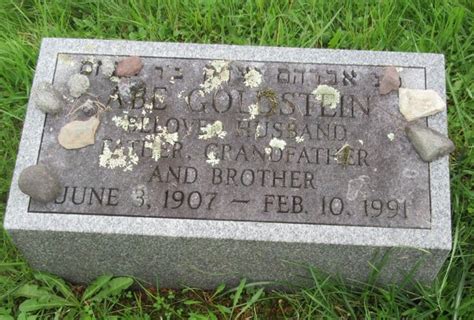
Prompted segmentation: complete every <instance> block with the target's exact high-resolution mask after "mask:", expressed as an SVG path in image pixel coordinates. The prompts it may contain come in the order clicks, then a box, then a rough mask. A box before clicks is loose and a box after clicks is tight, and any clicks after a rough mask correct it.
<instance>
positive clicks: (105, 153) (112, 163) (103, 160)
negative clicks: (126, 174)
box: [99, 141, 138, 171]
mask: <svg viewBox="0 0 474 320" xmlns="http://www.w3.org/2000/svg"><path fill="white" fill-rule="evenodd" d="M136 164H138V156H137V154H136V153H135V151H134V150H133V149H132V148H131V147H129V148H128V152H127V153H125V150H124V148H123V147H117V148H115V149H114V151H112V150H110V147H109V144H108V142H107V141H105V142H104V149H103V150H102V153H101V154H100V155H99V166H101V167H104V168H107V169H115V168H123V171H132V170H133V167H134V166H135V165H136Z"/></svg>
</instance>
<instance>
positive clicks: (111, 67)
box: [100, 58, 115, 78]
mask: <svg viewBox="0 0 474 320" xmlns="http://www.w3.org/2000/svg"><path fill="white" fill-rule="evenodd" d="M114 71H115V63H114V61H113V60H112V59H109V58H104V59H103V60H101V65H100V72H101V73H102V75H104V76H105V77H107V78H109V77H111V76H112V75H113V74H114Z"/></svg>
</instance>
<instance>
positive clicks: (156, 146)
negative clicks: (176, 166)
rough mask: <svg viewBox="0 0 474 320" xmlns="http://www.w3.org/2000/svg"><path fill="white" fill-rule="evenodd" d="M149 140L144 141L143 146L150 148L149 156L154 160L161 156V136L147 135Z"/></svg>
mask: <svg viewBox="0 0 474 320" xmlns="http://www.w3.org/2000/svg"><path fill="white" fill-rule="evenodd" d="M147 139H148V140H149V141H145V148H148V149H150V150H151V158H152V159H153V160H155V161H158V160H160V158H161V137H160V136H159V135H149V136H147Z"/></svg>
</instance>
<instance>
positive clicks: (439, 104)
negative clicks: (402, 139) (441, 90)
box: [398, 88, 446, 121]
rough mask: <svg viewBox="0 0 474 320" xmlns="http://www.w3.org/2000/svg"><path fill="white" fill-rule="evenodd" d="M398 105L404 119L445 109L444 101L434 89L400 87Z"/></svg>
mask: <svg viewBox="0 0 474 320" xmlns="http://www.w3.org/2000/svg"><path fill="white" fill-rule="evenodd" d="M398 92H399V107H400V112H401V113H402V114H403V116H404V117H405V119H407V120H408V121H413V120H416V119H419V118H423V117H427V116H431V115H434V114H436V113H438V112H441V111H443V110H445V109H446V103H445V102H444V100H443V99H442V98H441V97H440V96H439V94H438V93H437V92H436V91H434V90H431V89H430V90H420V89H407V88H400V89H399V90H398Z"/></svg>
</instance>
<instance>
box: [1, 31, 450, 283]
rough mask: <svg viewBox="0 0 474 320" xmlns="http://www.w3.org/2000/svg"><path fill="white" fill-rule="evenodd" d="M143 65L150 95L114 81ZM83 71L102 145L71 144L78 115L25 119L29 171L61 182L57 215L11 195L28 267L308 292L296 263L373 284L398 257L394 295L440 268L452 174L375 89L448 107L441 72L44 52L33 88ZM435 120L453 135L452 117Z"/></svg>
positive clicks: (238, 51) (101, 46) (81, 277)
mask: <svg viewBox="0 0 474 320" xmlns="http://www.w3.org/2000/svg"><path fill="white" fill-rule="evenodd" d="M138 54H139V55H140V57H141V58H140V59H141V60H142V62H143V68H142V69H141V71H140V72H139V73H138V75H136V76H134V77H136V78H130V79H129V80H131V81H133V80H134V79H135V80H141V81H143V84H144V86H143V85H139V86H138V88H135V89H133V90H132V89H131V88H130V86H129V85H130V84H131V82H126V81H122V80H123V78H121V79H118V78H117V77H110V76H108V75H109V73H107V72H105V73H104V72H103V71H102V69H101V68H102V67H103V66H104V63H101V62H103V60H105V59H108V60H110V61H114V62H115V61H120V59H123V58H122V57H124V56H133V55H138ZM275 57H277V58H278V59H276V58H275ZM85 60H87V61H92V65H91V66H92V70H93V72H91V73H90V74H88V75H87V76H88V78H89V81H90V88H89V89H88V91H87V96H86V95H84V96H81V97H79V98H78V99H77V100H76V101H75V102H74V103H72V104H73V105H72V106H71V109H72V110H78V109H77V108H79V106H80V105H81V104H82V103H84V101H85V100H86V99H88V98H90V99H94V102H95V103H96V104H97V106H100V109H99V110H98V117H100V121H101V124H100V126H99V128H98V129H97V132H96V143H95V144H93V145H91V146H89V147H87V148H81V149H77V150H66V149H64V148H63V147H61V145H60V144H59V143H58V140H57V135H58V133H59V131H60V129H61V128H62V127H63V126H64V125H65V124H67V123H68V122H70V121H71V119H77V120H79V121H82V120H85V119H87V117H86V115H84V113H83V112H73V113H72V114H73V115H70V114H69V113H68V115H66V114H65V115H64V116H63V115H61V116H56V117H52V116H49V115H48V116H46V117H45V116H44V114H42V113H40V112H35V111H36V110H35V109H34V108H33V110H32V108H29V109H28V116H27V118H26V120H25V129H24V131H23V135H22V145H21V147H20V153H19V155H18V166H19V168H24V167H26V166H29V165H32V164H34V163H36V162H38V161H40V162H44V163H48V164H51V165H52V167H53V168H58V172H61V182H63V187H62V188H61V192H60V194H59V196H58V197H57V198H56V199H55V201H53V202H50V203H48V204H41V203H37V202H35V201H32V202H31V204H30V203H29V202H28V199H27V197H25V195H24V194H22V193H21V192H19V190H18V188H17V187H16V183H14V184H13V185H12V190H11V192H10V201H9V205H8V208H7V214H6V220H5V228H6V229H7V230H8V232H10V233H11V234H12V237H13V239H14V241H15V243H17V245H18V246H19V247H20V249H21V250H22V252H23V253H24V254H25V256H26V257H27V258H28V259H29V261H30V262H31V263H32V265H33V266H35V267H41V268H42V269H43V270H47V271H50V272H53V273H57V274H59V275H62V276H65V277H66V278H68V279H70V280H73V281H79V282H83V281H89V280H90V279H92V278H94V277H95V276H96V275H99V274H103V273H107V272H112V273H116V274H130V275H134V276H136V277H138V278H141V279H144V280H146V281H149V282H154V281H155V280H156V277H159V279H160V283H161V284H162V285H163V286H171V287H176V286H180V285H183V284H185V285H191V286H200V287H213V286H215V285H217V284H219V283H222V282H225V283H227V284H229V285H233V284H234V283H235V282H236V281H238V279H239V278H243V277H246V278H248V279H251V280H286V281H291V282H295V281H297V279H305V277H307V276H308V273H307V272H306V270H301V271H300V270H297V269H295V265H294V264H292V263H287V262H289V261H290V262H295V263H300V264H301V265H308V264H309V265H313V266H315V267H317V268H319V269H321V270H322V271H326V272H330V273H333V274H338V275H340V276H343V277H347V278H351V279H356V280H359V281H365V280H366V279H367V276H368V274H370V272H371V267H370V263H372V265H373V264H375V265H377V261H374V260H373V259H376V258H377V257H383V256H384V255H389V256H390V259H389V261H388V262H387V263H385V267H384V268H383V270H382V272H381V273H380V277H379V279H380V281H381V282H398V281H402V279H404V273H405V272H409V271H411V270H412V268H414V267H415V266H416V267H417V268H416V272H415V273H414V278H415V279H416V280H420V281H430V280H431V279H433V277H434V276H435V274H436V272H437V271H438V270H439V268H440V266H441V265H442V263H443V261H444V259H445V257H446V255H447V253H448V251H449V249H450V246H451V238H450V234H451V232H450V226H451V223H450V215H449V214H450V208H449V172H448V166H447V159H446V158H443V159H440V160H439V161H435V162H432V163H429V164H428V163H425V162H424V161H422V160H421V159H420V157H419V156H418V154H417V153H416V151H415V150H414V149H413V147H412V145H411V143H410V142H409V141H408V138H407V136H406V134H405V133H404V127H405V122H404V121H400V115H399V113H398V110H399V106H398V97H397V95H396V94H388V95H380V93H379V87H378V84H379V83H380V79H381V78H382V76H383V73H384V70H385V68H386V67H387V66H391V65H397V66H400V67H403V72H402V73H401V78H402V83H403V85H404V86H405V87H407V88H425V86H426V87H428V88H430V89H433V90H435V91H437V92H439V93H440V94H441V95H443V94H444V70H443V60H442V56H440V55H431V54H430V55H427V54H400V53H387V52H364V51H354V52H349V51H338V50H331V51H325V50H309V49H296V48H291V49H290V48H268V47H266V48H257V47H240V46H232V47H228V46H208V45H188V44H163V43H142V42H116V41H111V42H110V41H85V40H77V39H76V40H65V39H62V40H56V39H49V40H47V41H46V42H45V44H43V47H42V52H41V55H40V59H39V62H38V69H37V70H38V71H37V75H36V76H35V79H36V80H37V81H38V80H44V81H50V82H51V81H52V79H54V85H55V87H56V88H60V90H61V93H62V94H65V95H68V88H67V82H68V80H69V78H70V77H71V76H72V75H73V74H75V73H78V72H79V67H80V66H81V62H82V61H85ZM52 66H55V68H52ZM138 82H140V81H138ZM138 82H136V83H138ZM124 84H127V85H128V87H129V89H130V90H128V91H127V90H124V88H123V87H122V86H123V85H124ZM33 87H36V82H35V84H34V85H33ZM318 88H319V90H318ZM120 89H122V90H120ZM32 99H33V101H31V103H30V105H34V98H32ZM73 108H74V109H73ZM78 111H80V110H78ZM397 115H398V116H397ZM426 121H427V123H428V125H429V126H430V127H431V128H434V129H436V130H437V131H440V132H444V131H445V130H446V115H445V113H442V114H440V115H438V116H436V117H430V118H428V119H426ZM390 137H393V141H391V140H390ZM18 174H19V172H16V173H15V175H14V177H13V181H17V179H18ZM374 257H375V258H374ZM420 259H421V261H420Z"/></svg>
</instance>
